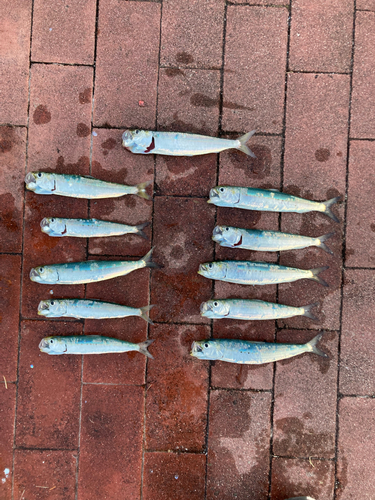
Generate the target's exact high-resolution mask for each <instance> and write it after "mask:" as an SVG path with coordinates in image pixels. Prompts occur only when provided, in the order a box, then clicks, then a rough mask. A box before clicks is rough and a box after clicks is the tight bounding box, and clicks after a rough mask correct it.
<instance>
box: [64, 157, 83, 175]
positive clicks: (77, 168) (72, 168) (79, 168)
mask: <svg viewBox="0 0 375 500" xmlns="http://www.w3.org/2000/svg"><path fill="white" fill-rule="evenodd" d="M89 168H90V159H89V157H88V156H81V157H80V158H79V159H78V161H77V163H65V160H64V157H63V156H59V157H58V158H57V162H56V171H57V172H58V173H62V174H76V175H87V174H88V172H89Z"/></svg>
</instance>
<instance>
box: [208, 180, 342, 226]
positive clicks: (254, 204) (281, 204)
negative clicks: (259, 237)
mask: <svg viewBox="0 0 375 500" xmlns="http://www.w3.org/2000/svg"><path fill="white" fill-rule="evenodd" d="M340 199H341V196H337V197H336V198H332V199H331V200H328V201H321V202H319V201H310V200H305V199H304V198H298V197H297V196H292V195H291V194H286V193H280V191H277V190H276V189H273V190H267V189H257V188H247V187H235V186H216V187H214V188H212V189H211V190H210V199H209V200H208V203H212V204H213V205H217V206H218V207H235V208H243V209H245V210H260V211H263V212H297V213H299V214H304V213H306V212H312V211H315V212H322V213H324V214H326V215H328V217H331V219H333V220H334V221H335V222H339V220H338V218H337V217H336V215H335V214H334V213H333V212H332V211H331V206H332V205H334V204H335V203H337V202H338V201H339V200H340Z"/></svg>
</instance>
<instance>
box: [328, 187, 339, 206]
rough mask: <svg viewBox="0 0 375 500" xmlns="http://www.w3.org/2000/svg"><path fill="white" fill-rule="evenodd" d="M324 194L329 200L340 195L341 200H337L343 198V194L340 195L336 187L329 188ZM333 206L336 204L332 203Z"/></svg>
mask: <svg viewBox="0 0 375 500" xmlns="http://www.w3.org/2000/svg"><path fill="white" fill-rule="evenodd" d="M326 196H327V200H331V199H332V198H336V197H337V196H341V200H339V202H340V201H342V199H343V196H342V195H341V193H340V191H338V190H337V189H336V188H329V189H328V190H327V192H326ZM335 206H336V204H335V205H333V208H334V207H335ZM331 208H332V207H331Z"/></svg>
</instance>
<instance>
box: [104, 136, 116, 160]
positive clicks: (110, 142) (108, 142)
mask: <svg viewBox="0 0 375 500" xmlns="http://www.w3.org/2000/svg"><path fill="white" fill-rule="evenodd" d="M116 144H117V141H116V139H113V137H110V138H109V139H107V140H106V141H104V142H102V144H101V146H102V148H103V150H104V151H103V155H104V156H107V154H108V153H109V151H110V150H111V149H113V148H114V147H115V146H116Z"/></svg>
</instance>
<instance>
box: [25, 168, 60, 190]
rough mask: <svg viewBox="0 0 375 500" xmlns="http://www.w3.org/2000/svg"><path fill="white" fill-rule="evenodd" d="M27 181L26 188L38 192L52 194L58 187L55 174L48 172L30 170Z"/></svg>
mask: <svg viewBox="0 0 375 500" xmlns="http://www.w3.org/2000/svg"><path fill="white" fill-rule="evenodd" d="M25 183H26V189H28V190H29V191H34V192H35V193H38V194H52V193H53V191H55V189H56V179H55V175H54V174H51V173H48V172H29V173H28V174H27V175H26V177H25Z"/></svg>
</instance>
